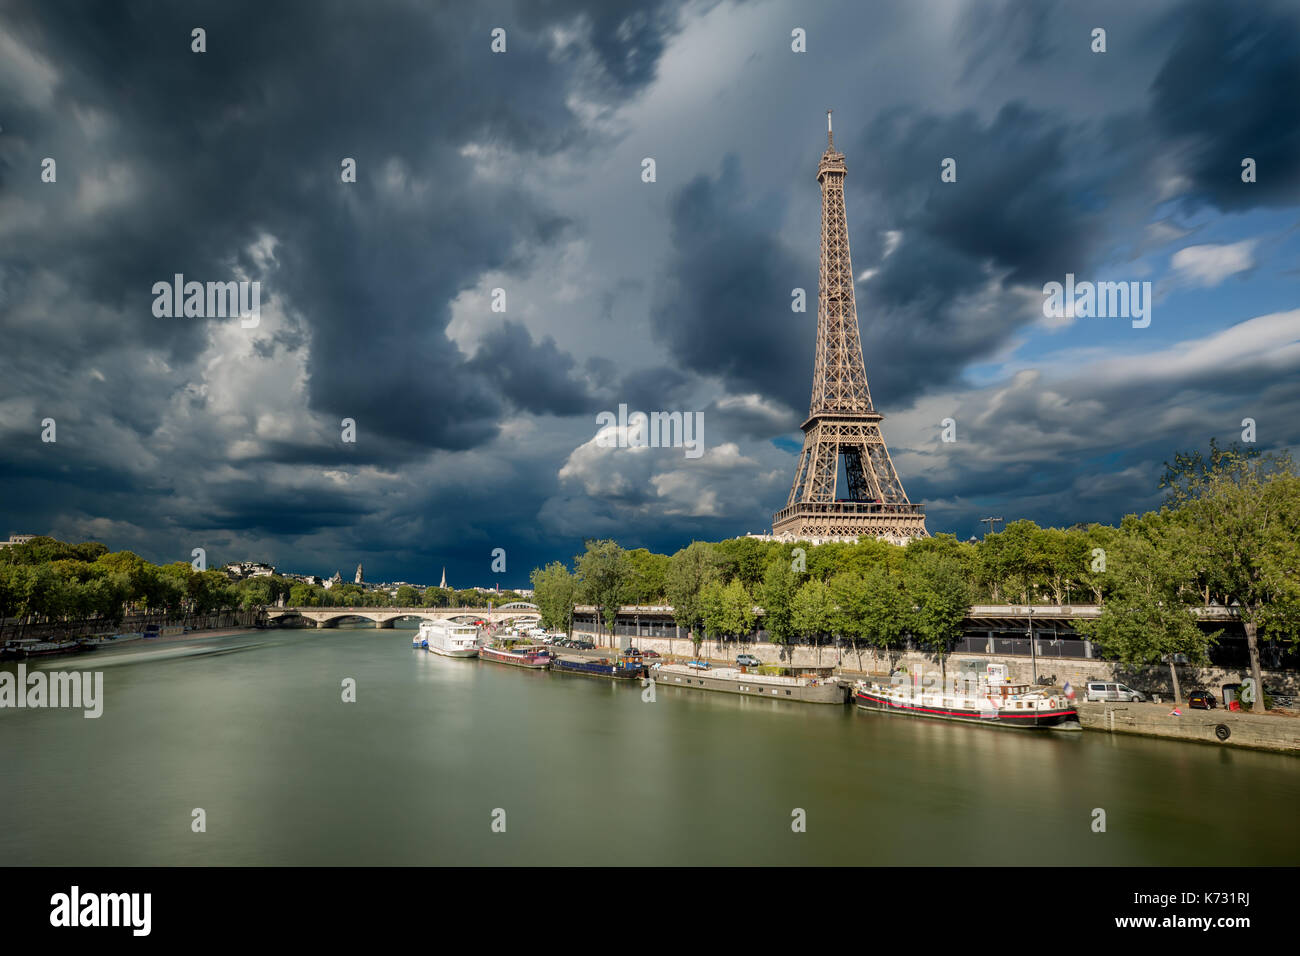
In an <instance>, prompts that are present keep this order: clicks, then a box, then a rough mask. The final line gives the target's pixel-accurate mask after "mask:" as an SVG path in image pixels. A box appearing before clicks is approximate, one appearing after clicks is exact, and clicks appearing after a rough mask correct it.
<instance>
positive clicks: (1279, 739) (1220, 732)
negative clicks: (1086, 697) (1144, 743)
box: [1076, 701, 1300, 755]
mask: <svg viewBox="0 0 1300 956" xmlns="http://www.w3.org/2000/svg"><path fill="white" fill-rule="evenodd" d="M1076 709H1077V710H1078V711H1079V723H1080V724H1082V725H1083V729H1084V730H1095V731H1102V732H1105V733H1113V734H1139V735H1141V736H1143V737H1168V738H1173V739H1175V740H1185V741H1193V742H1197V743H1203V744H1213V745H1218V746H1224V745H1227V746H1232V747H1248V748H1250V749H1252V750H1269V751H1272V752H1274V753H1287V754H1293V755H1297V754H1300V717H1295V716H1291V715H1289V714H1285V713H1279V712H1276V711H1275V712H1273V713H1268V714H1249V713H1244V712H1241V711H1228V710H1223V709H1215V710H1192V709H1191V708H1189V707H1187V706H1186V705H1185V704H1184V705H1183V706H1182V707H1180V708H1178V710H1179V714H1180V716H1177V717H1175V716H1173V713H1172V712H1173V710H1174V707H1173V705H1172V704H1170V703H1167V702H1166V703H1163V704H1152V703H1140V704H1118V703H1096V704H1090V703H1087V702H1084V701H1080V702H1079V703H1078V704H1077V705H1076Z"/></svg>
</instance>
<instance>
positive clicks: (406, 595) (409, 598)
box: [393, 584, 420, 607]
mask: <svg viewBox="0 0 1300 956" xmlns="http://www.w3.org/2000/svg"><path fill="white" fill-rule="evenodd" d="M393 601H394V605H395V606H396V607H419V606H420V592H419V590H418V589H417V588H413V587H411V586H410V585H409V584H403V585H402V586H401V587H400V588H398V589H397V594H395V595H394V596H393Z"/></svg>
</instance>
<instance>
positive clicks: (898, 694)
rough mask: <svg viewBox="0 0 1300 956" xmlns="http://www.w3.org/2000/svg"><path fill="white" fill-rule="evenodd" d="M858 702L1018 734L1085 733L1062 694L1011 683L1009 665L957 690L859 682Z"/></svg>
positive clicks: (995, 667)
mask: <svg viewBox="0 0 1300 956" xmlns="http://www.w3.org/2000/svg"><path fill="white" fill-rule="evenodd" d="M853 700H854V702H855V703H856V704H857V705H858V707H860V708H861V709H863V710H871V711H879V712H881V713H886V714H906V715H908V716H911V717H930V718H933V719H936V720H958V721H964V722H966V723H972V724H984V725H985V726H990V727H1011V728H1015V729H1018V730H1081V729H1082V727H1081V725H1080V723H1079V714H1078V711H1076V710H1075V709H1074V704H1073V703H1072V702H1071V701H1070V700H1069V699H1068V698H1067V697H1066V696H1065V694H1064V693H1062V692H1054V691H1052V690H1051V689H1050V688H1040V689H1035V685H1031V684H1020V683H1015V682H1013V681H1011V680H1009V679H1008V678H1007V667H1006V665H1005V664H989V665H988V668H987V674H986V676H985V677H984V678H982V679H980V680H970V681H967V682H965V685H964V686H963V685H962V684H961V683H958V684H956V685H955V686H954V687H953V688H952V689H947V688H938V687H924V686H919V687H918V686H914V685H912V684H901V683H891V684H880V683H875V682H867V681H858V682H857V683H856V684H855V685H854V691H853Z"/></svg>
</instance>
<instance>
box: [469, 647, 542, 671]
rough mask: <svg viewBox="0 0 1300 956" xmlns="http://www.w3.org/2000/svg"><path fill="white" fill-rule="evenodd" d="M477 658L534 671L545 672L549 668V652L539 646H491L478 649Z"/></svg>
mask: <svg viewBox="0 0 1300 956" xmlns="http://www.w3.org/2000/svg"><path fill="white" fill-rule="evenodd" d="M478 656H479V659H480V660H485V661H496V662H497V663H498V664H513V665H514V666H515V667H531V668H533V669H534V670H545V669H546V668H548V667H550V666H551V652H550V651H549V650H547V649H546V647H545V646H543V645H541V644H516V645H515V646H514V647H509V646H506V645H503V644H492V645H490V646H488V647H481V648H479V652H478Z"/></svg>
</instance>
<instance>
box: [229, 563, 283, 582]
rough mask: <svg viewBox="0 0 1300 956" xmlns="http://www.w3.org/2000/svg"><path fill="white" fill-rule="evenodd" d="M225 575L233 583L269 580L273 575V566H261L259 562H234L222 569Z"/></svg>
mask: <svg viewBox="0 0 1300 956" xmlns="http://www.w3.org/2000/svg"><path fill="white" fill-rule="evenodd" d="M223 570H224V571H225V572H226V575H227V576H228V577H230V578H231V579H233V580H235V581H242V580H244V579H245V578H269V577H270V576H271V575H273V574H275V567H274V565H270V564H262V563H261V562H260V561H236V562H234V563H233V564H227V565H226V566H225V568H224V569H223Z"/></svg>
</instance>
